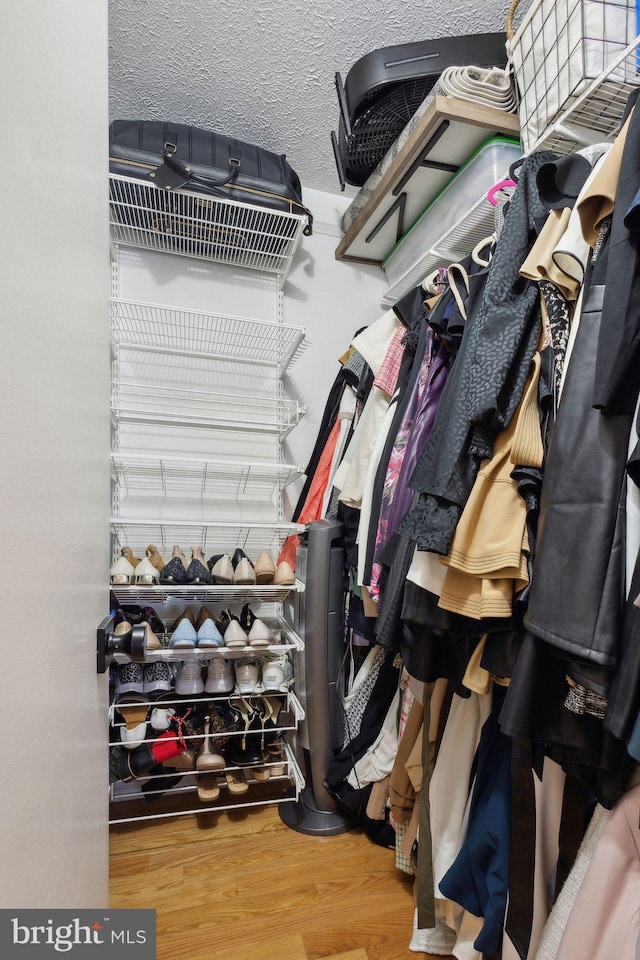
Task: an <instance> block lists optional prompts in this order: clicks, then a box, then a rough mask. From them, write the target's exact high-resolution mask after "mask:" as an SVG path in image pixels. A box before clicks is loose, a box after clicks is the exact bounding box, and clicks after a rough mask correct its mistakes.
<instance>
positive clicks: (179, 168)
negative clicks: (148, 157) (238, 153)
mask: <svg viewBox="0 0 640 960" xmlns="http://www.w3.org/2000/svg"><path fill="white" fill-rule="evenodd" d="M177 149H178V148H177V146H176V144H175V143H171V142H170V141H167V142H166V143H165V145H164V149H163V151H162V159H163V161H164V163H163V165H162V166H161V167H158V169H157V170H156V171H155V175H154V177H153V179H154V180H155V182H156V184H157V186H159V187H161V188H162V189H163V190H176V189H178V188H179V187H183V186H184V185H185V183H204V182H205V181H201V180H199V178H198V177H196V176H194V175H193V173H192V171H191V167H189V166H188V165H187V164H186V163H184V162H183V161H182V160H178V158H177V157H176V150H177ZM241 165H242V161H241V160H240V158H239V157H229V167H230V168H231V169H230V171H229V174H228V176H226V177H223V178H222V179H221V180H209V181H206V183H207V184H208V185H210V186H212V187H224V186H225V185H226V184H227V183H231V181H232V180H235V179H236V177H237V176H238V173H239V172H240V167H241Z"/></svg>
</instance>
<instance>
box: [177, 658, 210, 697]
mask: <svg viewBox="0 0 640 960" xmlns="http://www.w3.org/2000/svg"><path fill="white" fill-rule="evenodd" d="M176 693H179V694H180V696H190V695H192V694H196V693H204V680H203V679H202V668H201V667H200V663H199V662H198V660H182V661H181V662H180V665H179V667H178V672H177V673H176Z"/></svg>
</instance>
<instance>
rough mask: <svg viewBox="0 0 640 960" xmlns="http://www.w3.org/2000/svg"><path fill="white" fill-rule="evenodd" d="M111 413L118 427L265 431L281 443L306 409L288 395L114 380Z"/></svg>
mask: <svg viewBox="0 0 640 960" xmlns="http://www.w3.org/2000/svg"><path fill="white" fill-rule="evenodd" d="M111 412H112V415H113V417H114V418H115V420H116V421H117V422H118V423H145V424H158V425H161V426H174V427H194V428H200V427H204V428H208V429H217V430H234V431H242V432H248V433H264V434H273V435H274V436H277V437H279V438H280V439H281V440H282V439H284V438H285V437H286V436H287V435H288V434H289V432H290V431H291V430H292V429H293V428H294V427H295V425H296V424H297V423H298V421H299V420H300V419H301V418H302V417H303V416H304V413H305V408H304V407H303V406H301V405H300V404H299V403H298V401H297V400H292V399H290V398H288V397H269V396H250V395H248V394H240V393H230V392H226V393H217V392H214V391H207V390H197V389H187V388H183V387H180V388H179V387H170V386H166V385H162V386H155V385H152V384H148V383H134V382H131V381H126V380H117V381H114V382H113V384H112V398H111Z"/></svg>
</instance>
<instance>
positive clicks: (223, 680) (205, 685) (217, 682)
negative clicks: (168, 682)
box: [176, 657, 234, 697]
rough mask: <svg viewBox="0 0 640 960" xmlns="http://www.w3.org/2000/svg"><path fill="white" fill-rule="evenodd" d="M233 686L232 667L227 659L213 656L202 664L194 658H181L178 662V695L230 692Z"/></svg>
mask: <svg viewBox="0 0 640 960" xmlns="http://www.w3.org/2000/svg"><path fill="white" fill-rule="evenodd" d="M205 676H206V679H205ZM233 687H234V673H233V667H232V665H231V663H230V662H229V661H228V660H224V659H223V658H222V657H214V658H213V659H211V660H208V661H206V662H205V663H204V664H202V663H200V661H198V660H196V659H190V660H183V661H181V662H180V663H179V664H178V669H177V671H176V693H177V694H179V695H180V696H184V697H189V696H198V695H199V694H201V693H231V691H232V690H233Z"/></svg>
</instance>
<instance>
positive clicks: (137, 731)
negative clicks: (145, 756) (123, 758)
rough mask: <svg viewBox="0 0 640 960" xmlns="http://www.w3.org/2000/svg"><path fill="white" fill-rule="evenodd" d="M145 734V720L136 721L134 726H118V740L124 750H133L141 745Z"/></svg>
mask: <svg viewBox="0 0 640 960" xmlns="http://www.w3.org/2000/svg"><path fill="white" fill-rule="evenodd" d="M146 736H147V722H146V720H145V721H144V723H137V724H136V725H135V727H126V726H122V727H120V740H121V741H122V746H123V747H124V748H125V750H135V748H136V747H139V746H141V745H142V744H143V743H144V741H145V737H146Z"/></svg>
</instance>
